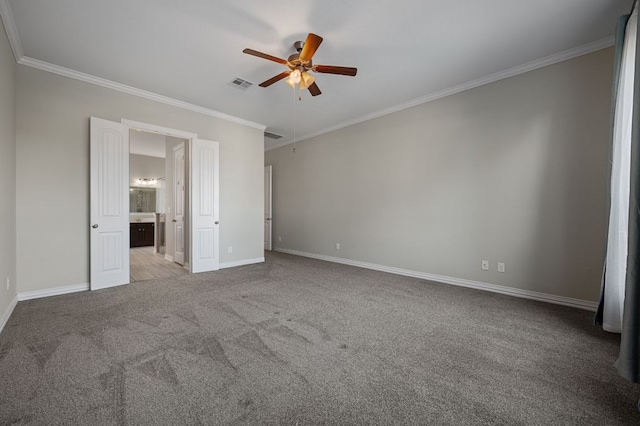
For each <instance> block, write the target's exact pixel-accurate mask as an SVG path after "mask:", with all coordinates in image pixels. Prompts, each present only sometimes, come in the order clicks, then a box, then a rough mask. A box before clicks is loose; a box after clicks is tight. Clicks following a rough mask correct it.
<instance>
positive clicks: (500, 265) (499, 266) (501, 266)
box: [498, 262, 504, 272]
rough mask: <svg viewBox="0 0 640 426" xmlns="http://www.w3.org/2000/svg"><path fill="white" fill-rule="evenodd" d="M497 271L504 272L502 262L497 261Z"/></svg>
mask: <svg viewBox="0 0 640 426" xmlns="http://www.w3.org/2000/svg"><path fill="white" fill-rule="evenodd" d="M498 272H504V263H502V262H498Z"/></svg>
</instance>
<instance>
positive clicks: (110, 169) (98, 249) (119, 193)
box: [89, 117, 129, 290]
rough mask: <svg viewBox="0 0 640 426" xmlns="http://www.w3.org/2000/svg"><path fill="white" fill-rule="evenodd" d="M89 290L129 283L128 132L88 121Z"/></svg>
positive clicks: (108, 123) (118, 126)
mask: <svg viewBox="0 0 640 426" xmlns="http://www.w3.org/2000/svg"><path fill="white" fill-rule="evenodd" d="M90 128H91V130H90V142H89V148H90V149H89V150H90V180H91V197H90V226H91V235H90V246H91V253H90V258H91V259H90V266H91V273H90V275H91V290H98V289H101V288H107V287H113V286H117V285H121V284H128V283H129V128H128V127H126V126H124V125H122V124H119V123H114V122H111V121H107V120H102V119H99V118H95V117H91V120H90Z"/></svg>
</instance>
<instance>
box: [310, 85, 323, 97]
mask: <svg viewBox="0 0 640 426" xmlns="http://www.w3.org/2000/svg"><path fill="white" fill-rule="evenodd" d="M308 89H309V93H311V96H318V95H321V94H322V92H321V91H320V88H319V87H318V85H317V84H316V83H312V84H311V86H309V87H308Z"/></svg>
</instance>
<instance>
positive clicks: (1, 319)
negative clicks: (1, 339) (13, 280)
mask: <svg viewBox="0 0 640 426" xmlns="http://www.w3.org/2000/svg"><path fill="white" fill-rule="evenodd" d="M17 304H18V295H17V294H16V296H15V297H14V298H13V300H12V301H11V303H10V304H9V306H8V307H7V309H6V310H5V311H4V312H3V313H2V316H0V333H2V330H4V326H5V325H7V321H9V318H11V314H12V313H13V310H14V309H15V308H16V305H17Z"/></svg>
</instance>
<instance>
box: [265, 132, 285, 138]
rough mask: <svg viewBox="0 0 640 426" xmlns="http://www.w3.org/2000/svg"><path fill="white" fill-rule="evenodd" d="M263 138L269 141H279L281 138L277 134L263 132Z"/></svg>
mask: <svg viewBox="0 0 640 426" xmlns="http://www.w3.org/2000/svg"><path fill="white" fill-rule="evenodd" d="M264 136H265V137H266V138H271V139H280V138H281V137H282V135H279V134H277V133H271V132H264Z"/></svg>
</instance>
